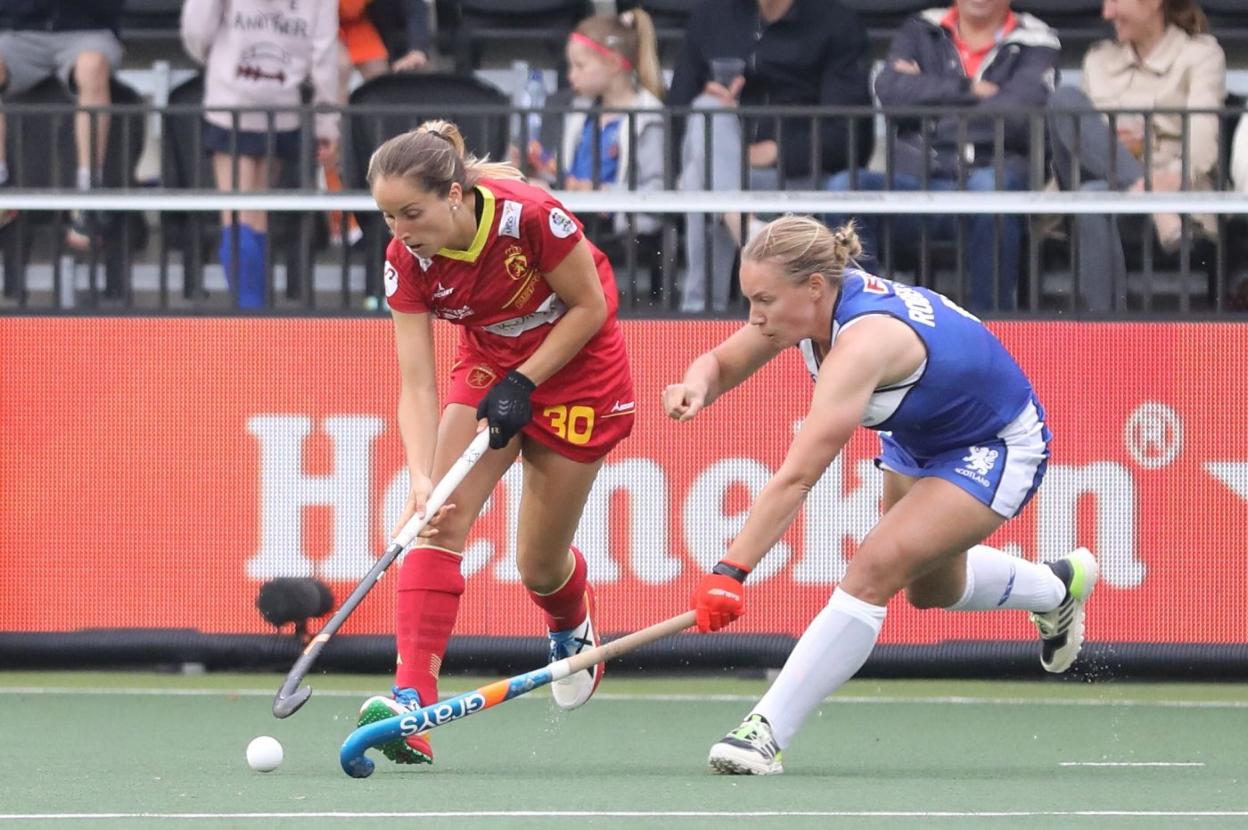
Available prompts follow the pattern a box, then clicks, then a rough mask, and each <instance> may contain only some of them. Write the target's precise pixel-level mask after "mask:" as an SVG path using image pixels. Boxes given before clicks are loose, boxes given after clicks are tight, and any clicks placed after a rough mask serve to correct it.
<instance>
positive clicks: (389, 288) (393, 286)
mask: <svg viewBox="0 0 1248 830" xmlns="http://www.w3.org/2000/svg"><path fill="white" fill-rule="evenodd" d="M382 276H383V278H384V281H385V286H386V296H387V297H393V296H394V292H396V291H398V290H399V269H398V268H395V267H394V266H393V265H391V264H390V260H386V267H385V271H384V272H383V274H382Z"/></svg>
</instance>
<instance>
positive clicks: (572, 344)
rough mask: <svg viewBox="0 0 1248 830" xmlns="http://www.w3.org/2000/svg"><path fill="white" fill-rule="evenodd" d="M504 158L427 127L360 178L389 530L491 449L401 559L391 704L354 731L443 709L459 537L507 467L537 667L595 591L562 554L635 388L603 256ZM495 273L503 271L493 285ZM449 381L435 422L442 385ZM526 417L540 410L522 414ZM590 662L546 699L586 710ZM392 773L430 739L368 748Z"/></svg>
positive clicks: (629, 422)
mask: <svg viewBox="0 0 1248 830" xmlns="http://www.w3.org/2000/svg"><path fill="white" fill-rule="evenodd" d="M522 178H523V177H522V175H521V173H520V171H519V169H517V168H516V167H514V166H512V165H510V164H499V163H493V164H490V163H485V162H483V161H481V160H479V159H476V158H474V157H472V156H466V155H465V152H464V140H463V137H462V135H461V134H460V132H459V130H458V128H456V127H455V125H454V124H450V123H448V122H445V121H433V122H429V123H426V124H423V125H422V126H421V127H420V128H419V129H416V130H413V131H411V132H408V133H404V134H402V135H399V136H396V137H394V138H392V139H390V140H388V141H386V142H385V143H384V144H382V145H381V147H379V148H378V149H377V151H376V152H374V153H373V156H372V158H371V160H370V161H369V165H368V182H369V187H370V189H371V191H372V195H373V198H374V199H375V200H376V202H377V206H378V208H379V209H380V210H381V212H382V215H383V216H384V217H385V220H386V224H387V226H388V227H389V229H390V231H391V233H392V235H393V237H394V238H393V239H392V240H391V242H390V244H389V246H388V247H387V248H386V268H385V286H386V299H387V302H388V303H389V305H390V308H391V311H392V312H393V317H394V333H395V340H396V344H397V349H398V368H399V371H398V375H399V378H400V388H399V415H398V420H399V431H400V433H401V435H402V438H403V446H404V451H405V454H406V458H407V469H408V472H409V476H410V490H409V493H408V497H407V500H406V503H405V504H404V508H403V513H402V515H401V516H400V518H399V522H400V526H401V525H402V523H405V522H406V521H407V520H408V519H409V518H411V517H412V516H413V515H415V514H416V513H417V512H419V511H423V510H424V509H425V507H426V504H427V499H428V498H429V494H430V492H431V491H432V489H433V481H432V480H433V479H435V478H441V476H442V475H444V474H445V472H446V471H447V470H448V469H450V467H451V465H452V464H453V463H454V461H455V460H456V458H457V457H458V456H459V455H460V453H462V452H463V450H464V448H465V447H467V446H468V445H469V443H470V442H471V441H472V440H474V435H475V434H476V433H477V432H478V431H479V429H480V428H481V426H483V425H484V426H486V427H488V429H489V433H490V438H489V445H490V447H491V450H490V451H489V452H487V453H486V454H485V455H484V456H483V457H482V458H481V460H480V461H478V462H477V465H476V466H475V467H474V468H473V469H472V471H471V472H470V473H468V475H467V477H466V478H464V480H463V481H462V482H461V483H460V485H459V486H458V487H456V489H455V492H454V493H453V494H452V496H451V502H450V503H452V504H454V505H455V509H454V510H453V511H450V512H447V513H446V514H445V515H442V514H439V515H438V516H435V519H436V520H437V521H436V525H435V526H434V528H433V529H432V531H433V532H428V529H426V532H425V533H424V534H423V537H422V538H421V539H420V540H419V541H418V542H417V543H416V544H415V545H413V546H412V547H411V548H410V549H409V550H408V551H407V553H406V554H405V558H404V560H403V564H402V567H401V568H400V570H399V574H398V577H397V586H396V587H397V593H398V596H397V602H396V623H397V625H396V642H397V647H398V654H399V660H398V663H397V665H396V668H395V687H394V695H393V697H391V696H376V697H372V698H369V699H368V700H366V701H365V702H364V705H363V706H362V707H361V708H360V720H359V723H360V725H364V724H367V723H373V722H375V721H377V720H380V719H382V718H389V717H393V716H394V715H395V714H402V713H405V712H407V711H410V710H411V709H412V708H413V707H416V706H420V705H421V704H422V703H424V704H427V705H432V704H433V703H435V702H436V701H437V700H438V673H439V669H440V667H441V665H442V658H443V655H444V654H445V652H446V647H447V642H448V641H449V639H450V636H451V631H452V629H453V628H454V626H455V617H456V615H457V613H458V609H459V603H460V596H461V595H462V594H463V592H464V577H463V574H462V573H461V572H460V560H461V557H462V552H463V550H464V545H465V544H466V542H467V538H468V533H469V531H470V530H471V528H472V525H473V523H474V522H475V521H476V518H477V515H478V513H480V511H481V509H482V507H483V506H484V504H485V501H486V499H487V498H488V497H489V495H490V493H491V492H493V491H494V488H495V485H496V484H497V483H498V481H499V479H500V478H501V477H502V476H503V474H504V473H506V472H507V470H508V469H510V468H511V466H512V464H513V463H514V462H515V461H516V460H517V459H520V461H521V463H522V464H523V468H524V472H523V482H522V485H521V489H522V491H523V494H522V496H521V498H520V513H519V526H518V535H517V537H516V565H517V567H518V569H519V572H520V579H521V581H522V582H523V584H524V587H525V589H526V592H527V594H528V598H529V599H530V600H531V601H532V602H533V604H534V605H536V606H537V609H539V610H540V611H541V615H542V617H543V618H544V622H545V627H546V630H547V632H548V635H549V643H550V652H549V653H550V659H551V660H552V661H553V660H557V659H562V658H565V657H571V656H572V655H574V654H577V653H579V652H581V651H582V650H584V649H585V648H587V647H589V646H591V645H595V644H596V641H597V639H598V638H597V635H596V634H595V633H594V624H593V619H592V618H593V616H594V607H593V606H594V599H593V589H592V587H591V585H590V584H589V582H588V581H587V572H588V565H587V564H586V561H585V558H584V556H582V555H581V553H580V552H579V551H577V550H576V549H575V548H573V547H571V544H572V537H573V535H574V534H575V531H576V526H577V524H578V523H579V521H580V517H581V511H582V510H583V509H584V505H585V500H586V499H587V498H588V496H589V493H590V489H591V487H592V486H593V483H594V479H595V477H596V476H597V474H598V470H599V469H600V468H601V466H602V462H603V458H604V457H605V456H606V455H607V453H608V452H610V450H611V448H612V447H614V446H615V445H616V444H617V443H618V442H619V441H621V440H622V439H623V438H625V437H626V436H627V435H628V434H629V433H630V432H631V431H632V427H633V410H634V400H633V384H632V376H631V374H630V370H629V365H628V355H627V353H626V350H625V345H624V337H623V333H622V331H621V329H620V325H619V322H618V321H617V320H616V310H617V307H618V304H619V291H618V289H617V288H616V285H615V277H614V275H613V273H612V270H611V264H610V262H608V261H607V259H606V257H604V256H603V255H602V253H601V252H600V251H598V250H597V249H596V248H595V247H594V246H593V244H592V243H590V242H589V241H588V240H587V239H585V237H584V235H583V233H582V229H581V225H580V223H579V222H578V221H577V220H576V219H575V218H574V217H572V216H570V215H569V214H568V213H567V212H566V211H565V210H564V209H563V206H562V205H560V204H559V202H558V201H556V200H555V199H554V198H553V197H552V196H551V195H550V194H549V193H547V192H546V191H544V190H541V189H539V188H536V187H533V186H531V185H528V184H526V183H525V182H523V181H521V179H522ZM504 275H505V276H504ZM435 317H436V318H441V319H443V320H449V321H451V322H453V323H455V324H456V325H457V326H458V327H460V335H459V345H458V348H457V355H456V359H455V363H454V365H452V366H442V367H437V366H435V365H434V345H433V329H432V325H433V323H432V322H431V321H432V320H433V319H434V318H435ZM443 377H446V378H448V379H449V391H448V393H447V395H446V397H445V399H444V400H445V404H444V406H443V408H442V410H441V415H440V416H439V412H438V402H439V399H438V388H437V387H438V386H439V381H440V379H442V378H443ZM535 416H536V417H535ZM601 679H602V666H597V667H594V668H592V669H587V670H584V671H578V672H576V673H575V674H573V675H571V676H570V677H567V678H563V679H561V680H557V681H555V682H554V684H553V685H552V687H551V690H552V695H553V697H554V699H555V703H556V705H558V706H559V707H560V708H563V709H574V708H576V707H578V706H581V705H582V704H584V703H585V702H587V701H588V700H589V698H590V696H591V695H592V694H593V692H594V689H595V688H597V686H598V683H599V682H600V681H601ZM379 748H380V749H381V750H382V752H383V753H384V754H385V755H386V757H388V758H390V759H391V760H393V761H395V762H396V763H407V764H416V763H432V762H433V754H432V749H431V748H430V746H429V742H428V738H427V737H426V736H424V735H413V736H410V737H408V738H407V739H406V740H402V739H401V740H396V741H393V742H391V743H389V744H384V745H382V746H381V747H379Z"/></svg>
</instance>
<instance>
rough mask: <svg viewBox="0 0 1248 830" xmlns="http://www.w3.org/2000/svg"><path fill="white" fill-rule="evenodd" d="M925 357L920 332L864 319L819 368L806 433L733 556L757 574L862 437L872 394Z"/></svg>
mask: <svg viewBox="0 0 1248 830" xmlns="http://www.w3.org/2000/svg"><path fill="white" fill-rule="evenodd" d="M916 350H917V351H916ZM924 357H925V354H924V351H923V344H922V343H921V342H920V341H919V339H918V337H917V336H916V335H915V334H914V332H912V331H910V329H909V327H907V326H906V325H905V324H904V323H902V322H900V321H898V320H895V319H893V318H891V317H885V316H882V315H880V316H872V317H868V318H864V319H861V320H859V321H857V322H856V323H855V325H854V326H852V327H851V328H849V329H847V330H846V331H844V332H843V333H842V334H841V336H840V337H838V338H837V340H836V343H835V345H834V346H833V347H832V349H831V350H830V351H829V352H828V355H827V357H826V358H824V361H823V364H822V365H821V366H820V368H819V377H818V379H817V380H816V381H815V392H814V396H813V397H812V399H811V404H810V412H809V413H808V414H807V416H806V419H805V420H804V421H803V422H802V428H801V430H800V431H799V432H798V434H797V436H796V437H795V438H794V439H793V444H792V445H791V446H790V447H789V452H788V454H787V455H786V456H785V459H784V463H783V464H782V465H781V466H780V469H779V470H777V471H776V474H775V475H773V476H772V477H771V480H770V481H768V482H767V485H766V486H765V487H764V488H763V489H762V491H761V492H760V493H759V495H758V499H757V500H756V501H755V502H754V507H753V509H751V510H750V515H749V518H748V519H747V520H746V523H745V527H744V528H743V529H742V531H741V534H740V535H739V536H738V537H737V538H736V539H735V540H734V541H733V543H732V546H731V547H730V548H729V550H728V553H727V555H726V556H725V559H727V560H730V561H732V562H734V563H737V564H740V565H743V566H745V567H747V568H750V569H753V568H754V566H755V565H757V564H758V562H759V560H761V559H762V558H763V556H764V555H765V554H766V553H767V551H769V550H771V548H772V547H773V546H774V545H775V544H776V542H778V541H779V540H780V537H781V536H783V535H784V533H785V532H786V531H787V530H788V529H789V525H791V524H792V523H793V519H794V518H796V516H797V512H798V511H799V510H800V509H801V507H802V504H803V503H804V502H805V501H806V496H807V495H808V494H809V493H810V490H811V488H812V487H814V486H815V483H816V482H817V481H818V480H819V477H820V476H822V475H823V473H824V471H825V470H826V469H827V468H828V466H829V465H830V464H831V463H832V461H833V460H834V459H835V458H836V456H837V454H838V453H840V451H841V449H842V448H843V447H844V446H845V444H846V443H847V442H848V441H849V439H850V437H851V436H852V435H853V434H854V431H855V430H856V429H857V428H858V425H859V424H860V423H861V422H862V416H863V413H864V412H865V411H866V408H867V403H868V402H869V401H870V399H871V395H872V393H874V392H875V390H876V389H878V388H880V387H881V386H887V385H888V384H889V383H892V382H895V381H900V380H902V379H904V378H905V377H907V376H909V375H910V374H912V373H913V372H914V371H915V370H916V369H917V368H918V367H919V366H920V365H921V364H922V362H923V359H924Z"/></svg>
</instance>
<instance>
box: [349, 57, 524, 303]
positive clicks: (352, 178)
mask: <svg viewBox="0 0 1248 830" xmlns="http://www.w3.org/2000/svg"><path fill="white" fill-rule="evenodd" d="M510 106H511V101H510V99H509V98H508V97H507V94H506V93H504V92H503V91H502V90H500V89H499V88H498V87H495V86H493V85H491V84H488V83H486V82H485V81H481V80H478V79H477V78H474V77H472V76H470V75H457V74H439V73H428V74H425V73H419V74H408V73H399V74H394V75H382V76H380V77H378V78H373V79H372V80H371V81H367V82H365V83H363V84H361V85H360V86H358V87H357V88H356V89H355V91H354V92H352V93H351V98H350V100H349V102H348V110H347V114H346V117H345V119H344V124H343V131H342V134H343V153H342V158H343V181H344V183H345V184H346V186H347V187H348V188H350V189H352V190H357V189H359V190H366V189H367V188H368V182H367V179H366V176H367V174H368V159H369V157H370V156H371V155H372V153H373V151H374V150H375V149H376V148H377V146H378V145H379V144H381V143H382V142H383V141H385V140H386V139H388V138H391V137H392V136H396V135H398V134H400V133H403V132H406V131H407V130H410V129H413V128H415V127H417V126H419V125H420V123H421V122H422V121H426V120H428V119H432V118H445V119H448V120H450V121H454V122H455V123H456V124H457V125H458V126H459V129H460V132H461V133H462V134H463V136H464V143H465V145H466V146H467V149H468V151H469V152H470V153H472V154H474V155H476V156H485V155H488V156H489V157H490V158H492V159H502V158H505V157H506V154H507V143H508V113H507V108H508V107H510ZM486 107H489V108H497V110H498V111H497V113H496V114H495V113H493V112H480V110H481V109H483V108H486ZM457 108H459V109H458V110H457ZM464 108H468V109H469V110H473V109H475V110H477V111H476V112H465V111H464ZM356 219H357V221H358V222H359V225H360V227H361V229H363V231H364V245H365V250H368V251H380V250H382V249H383V248H384V247H385V245H384V226H383V225H382V223H381V220H380V219H379V218H378V216H377V214H376V213H375V212H371V211H370V212H368V213H365V214H362V215H361V214H357V215H356ZM379 259H380V258H379V257H376V256H370V257H367V258H366V260H365V285H366V288H365V293H366V294H369V295H372V294H375V293H376V289H377V287H378V286H380V284H381V281H380V276H381V274H380V264H379Z"/></svg>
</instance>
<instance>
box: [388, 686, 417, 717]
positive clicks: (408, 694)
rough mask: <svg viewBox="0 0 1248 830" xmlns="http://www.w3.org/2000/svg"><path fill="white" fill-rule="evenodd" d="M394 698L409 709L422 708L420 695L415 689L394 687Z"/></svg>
mask: <svg viewBox="0 0 1248 830" xmlns="http://www.w3.org/2000/svg"><path fill="white" fill-rule="evenodd" d="M394 699H395V701H396V702H398V704H399V705H400V706H402V707H403V708H404V709H407V710H409V711H412V710H415V709H419V708H420V695H418V694H416V691H415V690H414V689H400V688H399V687H398V686H395V687H394Z"/></svg>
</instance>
